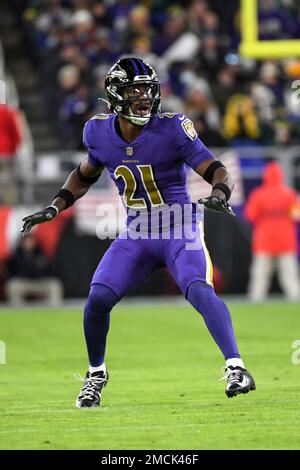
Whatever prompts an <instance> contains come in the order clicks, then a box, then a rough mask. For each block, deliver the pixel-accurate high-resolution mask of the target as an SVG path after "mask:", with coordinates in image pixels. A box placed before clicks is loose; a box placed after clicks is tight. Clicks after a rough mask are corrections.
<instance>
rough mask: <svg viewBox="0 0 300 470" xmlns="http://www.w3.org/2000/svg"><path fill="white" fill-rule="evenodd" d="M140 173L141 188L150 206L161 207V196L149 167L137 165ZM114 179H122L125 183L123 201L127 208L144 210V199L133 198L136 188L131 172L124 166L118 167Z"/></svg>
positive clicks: (145, 205)
mask: <svg viewBox="0 0 300 470" xmlns="http://www.w3.org/2000/svg"><path fill="white" fill-rule="evenodd" d="M137 168H138V170H139V172H140V175H141V178H142V182H143V186H144V188H145V190H146V192H147V195H148V197H149V201H150V202H151V205H152V206H161V205H162V204H164V200H163V198H162V195H161V193H160V191H159V189H158V187H157V184H156V182H155V180H154V176H153V170H152V166H151V165H137ZM114 176H115V178H120V177H121V178H122V179H123V181H124V183H125V190H124V199H125V203H126V206H127V207H130V208H140V209H142V208H146V207H147V204H146V201H145V199H144V198H135V197H134V194H135V192H136V188H137V181H136V178H135V176H134V174H133V173H132V171H131V170H130V169H129V168H128V167H127V166H125V165H119V166H118V167H117V168H116V169H115V171H114Z"/></svg>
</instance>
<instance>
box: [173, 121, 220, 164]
mask: <svg viewBox="0 0 300 470" xmlns="http://www.w3.org/2000/svg"><path fill="white" fill-rule="evenodd" d="M175 122H176V137H177V144H178V151H179V154H180V159H181V160H182V161H183V162H184V163H186V164H187V165H188V166H190V167H191V168H193V169H194V170H195V169H196V168H197V167H198V166H199V165H200V164H201V163H203V162H205V161H206V160H210V159H215V157H214V155H213V154H212V153H211V152H210V150H208V148H207V147H206V146H205V145H204V143H203V142H202V141H201V140H200V139H199V137H198V135H197V132H196V130H195V128H194V124H193V122H192V121H191V120H190V119H189V118H188V117H186V116H185V115H184V114H178V115H176V116H175Z"/></svg>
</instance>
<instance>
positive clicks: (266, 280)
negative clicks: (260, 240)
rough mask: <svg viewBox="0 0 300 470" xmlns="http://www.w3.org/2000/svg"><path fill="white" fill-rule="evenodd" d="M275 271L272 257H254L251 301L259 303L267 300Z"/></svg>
mask: <svg viewBox="0 0 300 470" xmlns="http://www.w3.org/2000/svg"><path fill="white" fill-rule="evenodd" d="M273 270H274V263H273V258H272V256H269V255H264V254H260V255H259V254H257V255H254V257H253V260H252V263H251V268H250V281H249V287H248V295H249V298H250V300H253V301H254V302H259V301H262V300H264V299H265V298H266V296H267V293H268V291H269V288H270V284H271V277H272V274H273Z"/></svg>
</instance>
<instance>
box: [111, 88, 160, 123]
mask: <svg viewBox="0 0 300 470" xmlns="http://www.w3.org/2000/svg"><path fill="white" fill-rule="evenodd" d="M119 91H120V93H121V94H122V98H123V105H121V106H122V111H121V112H120V113H118V114H120V116H122V117H124V118H125V119H127V120H128V121H131V122H132V123H134V124H137V125H140V126H143V125H144V124H146V123H147V122H148V121H149V120H150V119H151V117H152V116H153V115H154V114H156V113H153V108H155V107H157V103H156V102H157V100H158V99H159V97H160V92H159V91H160V90H159V84H158V83H151V82H150V83H149V82H140V83H132V85H126V86H124V87H120V88H119ZM155 105H156V106H155Z"/></svg>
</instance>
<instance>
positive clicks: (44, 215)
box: [21, 206, 57, 236]
mask: <svg viewBox="0 0 300 470" xmlns="http://www.w3.org/2000/svg"><path fill="white" fill-rule="evenodd" d="M56 215H57V211H56V209H55V208H54V207H51V206H49V207H46V209H42V210H41V211H38V212H35V214H31V215H28V216H27V217H24V219H22V220H23V222H24V224H23V227H22V228H21V232H23V236H25V235H26V233H28V232H30V230H31V229H32V227H34V226H35V225H37V224H42V223H43V222H48V221H49V220H52V219H54V217H55V216H56Z"/></svg>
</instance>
